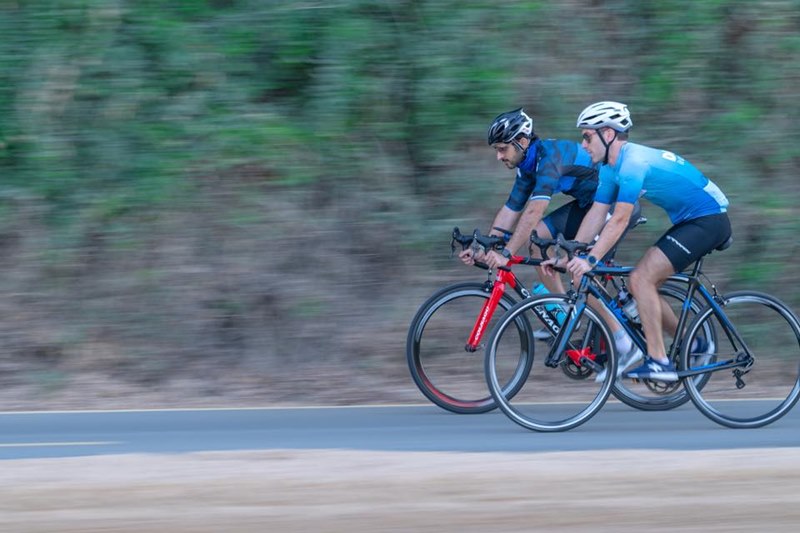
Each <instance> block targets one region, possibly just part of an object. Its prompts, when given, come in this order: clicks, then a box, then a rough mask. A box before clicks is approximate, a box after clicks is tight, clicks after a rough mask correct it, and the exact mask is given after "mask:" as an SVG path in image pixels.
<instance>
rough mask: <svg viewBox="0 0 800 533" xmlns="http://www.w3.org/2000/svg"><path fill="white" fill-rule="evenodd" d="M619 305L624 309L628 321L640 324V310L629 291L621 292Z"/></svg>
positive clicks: (623, 290)
mask: <svg viewBox="0 0 800 533" xmlns="http://www.w3.org/2000/svg"><path fill="white" fill-rule="evenodd" d="M618 299H619V305H620V307H622V312H623V313H625V316H627V317H628V320H630V321H631V322H634V323H636V324H638V323H639V308H638V307H637V305H636V300H634V299H633V296H631V295H630V293H629V292H628V291H626V290H625V289H622V290H621V291H619V296H618Z"/></svg>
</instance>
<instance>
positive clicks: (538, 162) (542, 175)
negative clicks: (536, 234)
mask: <svg viewBox="0 0 800 533" xmlns="http://www.w3.org/2000/svg"><path fill="white" fill-rule="evenodd" d="M596 190H597V168H596V167H593V166H592V160H591V157H590V156H589V154H588V153H587V152H586V150H584V149H583V148H581V145H580V144H578V143H576V142H573V141H565V140H558V139H546V140H538V139H537V140H536V142H534V143H533V145H531V147H530V148H529V149H528V154H527V155H526V156H525V159H524V160H523V161H522V163H520V164H519V166H518V167H517V179H516V181H514V188H513V189H511V194H510V195H509V196H508V200H507V201H506V207H508V208H509V209H511V210H512V211H517V212H519V211H522V209H523V208H524V207H525V204H526V203H527V202H528V200H550V198H551V197H552V196H553V195H554V194H556V193H558V192H563V193H564V194H568V195H570V196H572V197H574V198H575V199H576V200H577V201H578V205H580V206H581V207H586V206H587V205H589V204H591V203H592V200H593V199H594V194H595V191H596Z"/></svg>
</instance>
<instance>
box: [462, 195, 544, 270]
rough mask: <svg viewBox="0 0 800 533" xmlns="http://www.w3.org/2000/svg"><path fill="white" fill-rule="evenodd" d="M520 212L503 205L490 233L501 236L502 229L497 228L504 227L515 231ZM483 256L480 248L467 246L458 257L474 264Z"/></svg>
mask: <svg viewBox="0 0 800 533" xmlns="http://www.w3.org/2000/svg"><path fill="white" fill-rule="evenodd" d="M520 214H521V212H519V211H512V210H511V209H509V208H508V207H506V206H505V205H504V206H503V207H501V208H500V210H499V211H498V212H497V215H495V217H494V222H492V229H491V231H490V232H489V235H497V236H500V235H502V234H503V232H502V231H500V230H498V229H495V228H502V229H504V230H507V231H508V232H513V231H514V226H515V225H516V223H517V220H518V219H519V216H520ZM528 235H530V232H528ZM509 249H510V250H515V248H509ZM483 256H484V254H483V252H481V251H480V250H479V251H477V252H476V251H475V250H473V249H472V248H467V249H466V250H462V251H461V252H459V254H458V258H459V259H461V262H462V263H464V264H465V265H473V264H475V261H483V259H484V258H483ZM500 257H502V256H500Z"/></svg>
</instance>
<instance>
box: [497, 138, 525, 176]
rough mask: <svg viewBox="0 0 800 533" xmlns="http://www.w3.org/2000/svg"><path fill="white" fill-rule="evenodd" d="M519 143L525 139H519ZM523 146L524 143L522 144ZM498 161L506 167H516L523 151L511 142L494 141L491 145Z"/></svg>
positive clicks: (520, 160)
mask: <svg viewBox="0 0 800 533" xmlns="http://www.w3.org/2000/svg"><path fill="white" fill-rule="evenodd" d="M520 141H521V142H520V144H522V143H523V142H526V139H520ZM522 146H523V148H524V147H525V145H524V144H523V145H522ZM492 148H494V152H495V154H496V156H497V160H498V161H502V162H503V164H504V165H505V166H506V167H507V168H512V169H513V168H516V167H517V165H519V164H520V163H521V162H522V155H523V152H522V150H520V149H519V148H517V147H516V146H514V145H513V144H511V143H494V144H493V145H492Z"/></svg>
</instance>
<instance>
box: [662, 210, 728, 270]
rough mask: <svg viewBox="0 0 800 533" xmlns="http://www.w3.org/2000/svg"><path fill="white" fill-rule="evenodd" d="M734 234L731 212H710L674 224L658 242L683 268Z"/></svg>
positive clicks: (672, 259)
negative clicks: (729, 216)
mask: <svg viewBox="0 0 800 533" xmlns="http://www.w3.org/2000/svg"><path fill="white" fill-rule="evenodd" d="M730 237H731V222H730V220H729V219H728V214H727V213H719V214H717V215H708V216H704V217H700V218H695V219H692V220H687V221H685V222H681V223H680V224H676V225H674V226H672V227H671V228H670V229H669V230H667V232H666V233H665V234H664V235H662V236H661V238H660V239H658V240H657V241H656V243H655V244H654V246H656V247H658V249H659V250H661V251H662V252H664V255H666V256H667V258H668V259H669V262H670V263H672V266H673V267H674V268H675V272H680V271H681V270H683V269H685V268H686V267H688V266H689V265H691V264H692V263H694V262H695V261H697V260H698V259H700V258H701V257H702V256H704V255H706V254H707V253H709V252H710V251H712V250H713V249H714V248H716V247H717V246H720V245H722V244H724V243H725V242H726V241H727V240H728V239H730Z"/></svg>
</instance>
